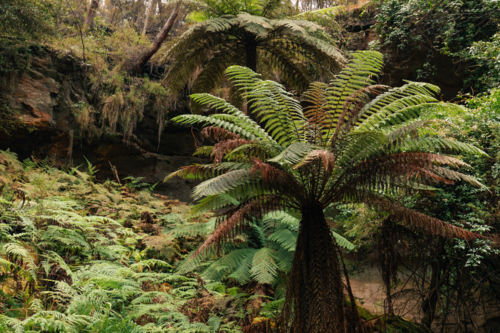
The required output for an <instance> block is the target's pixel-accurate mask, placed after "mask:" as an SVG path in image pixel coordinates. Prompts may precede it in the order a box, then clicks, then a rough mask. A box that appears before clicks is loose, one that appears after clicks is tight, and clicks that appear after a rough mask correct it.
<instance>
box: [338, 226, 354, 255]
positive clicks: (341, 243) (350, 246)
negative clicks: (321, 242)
mask: <svg viewBox="0 0 500 333" xmlns="http://www.w3.org/2000/svg"><path fill="white" fill-rule="evenodd" d="M332 236H333V238H335V241H336V242H337V244H338V245H339V246H340V247H343V248H344V249H346V250H349V251H352V250H355V249H356V248H357V246H356V245H354V244H353V243H351V242H349V241H348V240H347V239H345V238H344V237H342V236H341V235H339V234H338V233H336V232H335V231H333V230H332Z"/></svg>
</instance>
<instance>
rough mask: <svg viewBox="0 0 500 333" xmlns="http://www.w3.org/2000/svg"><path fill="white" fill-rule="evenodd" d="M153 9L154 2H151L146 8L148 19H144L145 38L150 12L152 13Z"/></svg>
mask: <svg viewBox="0 0 500 333" xmlns="http://www.w3.org/2000/svg"><path fill="white" fill-rule="evenodd" d="M151 7H153V0H149V3H148V5H147V7H146V17H145V18H144V27H143V28H142V35H143V36H146V29H147V28H148V20H149V12H150V11H151Z"/></svg>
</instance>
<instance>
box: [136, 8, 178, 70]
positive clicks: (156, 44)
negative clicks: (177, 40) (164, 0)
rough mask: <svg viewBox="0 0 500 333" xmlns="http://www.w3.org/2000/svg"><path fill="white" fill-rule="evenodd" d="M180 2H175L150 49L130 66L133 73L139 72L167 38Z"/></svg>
mask: <svg viewBox="0 0 500 333" xmlns="http://www.w3.org/2000/svg"><path fill="white" fill-rule="evenodd" d="M181 3H182V1H179V2H177V4H176V5H175V7H174V9H173V10H172V13H171V14H170V17H169V18H168V20H167V22H166V23H165V25H164V26H163V28H162V29H161V30H160V32H159V33H158V35H157V36H156V38H155V40H154V41H153V43H151V47H150V49H149V50H147V51H146V52H145V53H144V54H143V55H142V56H141V57H140V58H139V59H138V61H137V62H136V63H135V64H134V65H133V66H132V67H131V68H132V72H133V73H139V72H140V71H141V69H142V67H144V65H145V64H146V63H147V62H148V61H149V59H151V57H152V56H153V55H154V54H155V53H156V52H157V51H158V50H159V49H160V47H161V45H162V44H163V42H164V41H165V39H166V38H167V36H168V33H169V32H170V29H172V26H173V25H174V23H175V20H176V19H177V15H179V9H180V8H181Z"/></svg>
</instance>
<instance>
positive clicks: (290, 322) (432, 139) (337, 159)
mask: <svg viewBox="0 0 500 333" xmlns="http://www.w3.org/2000/svg"><path fill="white" fill-rule="evenodd" d="M382 65H383V61H382V55H381V54H380V53H378V52H372V51H364V52H356V53H354V54H353V56H352V60H351V62H350V64H349V65H348V66H347V67H346V68H345V69H344V70H343V71H342V72H341V73H340V74H339V75H338V76H337V77H336V79H334V80H333V81H332V82H331V83H330V84H329V85H328V84H324V83H320V82H317V83H313V84H311V86H310V88H309V90H307V91H306V92H305V93H304V94H303V95H302V101H303V104H301V103H300V101H299V100H298V99H296V98H295V96H293V94H291V93H289V92H287V91H286V89H285V88H284V86H282V85H281V84H278V83H276V82H274V81H264V80H261V79H260V78H259V75H258V74H256V73H254V72H253V71H252V70H250V69H248V68H244V67H239V66H232V67H229V68H228V69H227V71H226V73H227V74H228V76H229V80H230V81H231V82H232V83H233V84H234V85H235V86H236V87H237V88H238V89H239V90H240V93H241V94H242V96H243V97H244V98H245V99H246V101H247V103H249V104H250V105H251V107H250V110H251V112H252V113H253V117H254V118H255V119H257V121H254V120H253V119H251V118H250V117H249V116H248V115H247V114H245V113H244V112H243V111H241V110H240V109H238V108H236V107H235V106H233V105H231V104H230V103H228V102H226V101H225V100H223V99H221V98H217V97H214V96H212V95H209V94H195V95H192V96H191V99H192V104H193V105H194V106H196V109H198V110H199V109H205V110H206V111H211V114H210V115H199V114H191V115H181V116H178V117H176V118H174V122H176V123H178V124H180V125H184V126H194V125H201V126H203V127H204V129H203V133H204V134H205V135H206V136H207V137H209V138H210V139H212V140H213V141H214V142H215V145H214V146H205V147H201V148H199V149H198V151H197V153H198V154H202V155H206V156H211V157H212V158H213V159H214V162H213V163H210V164H206V165H192V166H189V167H184V168H181V169H180V170H179V171H177V172H175V173H173V174H171V175H170V176H169V177H172V176H181V177H185V178H191V179H192V178H194V179H205V181H204V182H202V183H201V184H200V185H198V186H197V187H195V189H194V190H193V198H194V199H195V200H200V201H199V204H198V205H197V206H195V208H194V209H195V210H196V211H198V212H204V211H209V210H213V209H217V210H220V211H219V218H218V222H217V226H216V229H215V231H214V232H213V233H212V234H211V235H210V236H209V237H208V238H207V239H206V241H205V242H204V244H203V245H202V246H201V247H200V248H199V249H198V250H197V252H196V254H198V255H200V254H202V253H204V252H206V251H213V250H214V248H215V249H217V248H220V247H221V246H222V244H224V243H225V242H226V241H227V240H229V239H231V238H232V237H234V236H235V235H236V234H237V233H238V232H239V231H240V230H243V229H244V228H247V227H248V226H250V225H251V223H253V221H254V219H255V218H260V219H261V218H262V217H263V216H264V215H265V214H267V213H269V212H272V211H286V210H287V209H293V210H297V211H299V212H300V213H301V216H302V217H301V221H300V224H299V230H298V237H297V245H296V249H295V253H294V258H293V263H292V268H291V271H290V275H289V281H288V284H287V289H286V300H285V303H284V307H283V312H282V317H281V321H280V322H279V323H278V324H279V328H280V330H282V331H288V332H315V333H316V332H318V333H323V332H325V333H326V332H328V333H331V332H339V333H340V332H342V333H343V332H355V331H356V330H357V329H358V328H359V324H360V321H359V317H358V313H357V309H356V307H355V300H354V297H353V295H352V292H351V290H350V287H349V283H348V282H349V279H348V276H346V280H345V281H346V282H347V283H346V284H344V282H343V281H342V270H341V265H342V263H341V260H340V259H339V258H341V251H340V250H339V248H338V244H337V242H336V241H335V239H334V238H333V237H332V234H331V233H330V229H329V226H328V224H327V222H326V219H325V215H324V209H325V208H327V207H329V206H331V205H332V204H345V203H352V204H356V203H364V204H366V205H367V206H368V207H371V208H374V209H377V210H379V211H384V212H385V214H387V216H388V217H390V219H391V220H392V221H394V222H400V223H405V224H407V225H408V226H410V227H413V228H419V229H422V230H424V231H425V232H427V233H429V234H432V235H435V236H442V237H450V238H453V237H457V238H461V239H465V240H472V239H475V238H477V237H480V236H479V235H477V234H475V233H472V232H469V231H466V230H464V229H462V228H460V227H457V226H453V225H450V224H448V223H446V222H443V221H441V220H438V219H436V218H432V217H429V216H427V215H425V214H422V213H419V212H416V211H413V210H411V209H409V208H407V207H405V206H404V205H402V204H401V202H402V201H401V198H402V197H404V196H406V195H410V194H413V193H416V192H418V191H419V190H420V189H422V188H425V186H427V185H430V184H433V183H445V184H453V183H454V181H466V182H469V183H471V184H473V185H475V186H482V185H481V183H479V182H478V181H477V180H476V179H475V178H473V177H471V176H468V175H465V174H462V173H459V172H457V171H455V170H453V169H454V168H465V167H468V164H466V163H465V162H463V161H462V160H460V159H458V158H456V157H452V156H450V154H453V153H455V154H456V153H462V152H467V153H471V154H484V152H483V151H482V150H480V149H478V148H476V147H475V146H473V145H470V144H465V143H461V142H459V141H454V140H449V139H446V138H442V137H439V136H438V135H437V133H436V132H435V131H433V130H432V126H433V125H435V124H439V123H440V122H439V121H435V120H419V119H418V117H419V116H421V115H423V114H425V113H426V112H429V111H433V110H436V109H441V110H447V109H448V110H452V109H454V108H459V106H457V105H453V104H446V103H440V102H438V100H437V99H436V95H437V94H438V93H439V88H438V87H436V86H434V85H431V84H427V83H417V82H408V83H407V84H405V85H404V86H402V87H399V88H390V87H386V86H383V85H379V84H375V82H374V80H373V78H374V77H376V76H377V75H378V74H379V73H380V71H381V70H382ZM303 105H304V106H303ZM169 177H167V179H168V178H169ZM228 194H229V196H230V197H231V198H234V199H236V200H239V201H240V203H239V204H237V205H235V204H234V202H233V201H232V200H230V199H228ZM396 198H397V199H398V200H396ZM344 273H347V272H346V271H345V270H344ZM344 292H346V293H347V295H349V298H350V304H351V306H347V303H346V302H345V297H344V295H345V294H344Z"/></svg>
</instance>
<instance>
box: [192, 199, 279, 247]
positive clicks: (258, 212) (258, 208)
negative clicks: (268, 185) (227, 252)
mask: <svg viewBox="0 0 500 333" xmlns="http://www.w3.org/2000/svg"><path fill="white" fill-rule="evenodd" d="M281 200H282V198H281V196H263V197H260V198H257V199H254V200H252V201H250V202H243V203H241V204H240V205H238V206H237V207H234V208H233V209H231V210H229V211H227V212H225V213H224V214H223V216H221V217H220V219H219V220H218V223H217V224H218V226H217V227H216V228H215V230H214V232H213V233H212V234H211V235H210V236H209V237H208V238H207V239H206V240H205V242H204V243H203V245H201V246H200V247H199V248H198V250H196V252H195V253H194V255H193V256H198V255H199V254H201V253H204V252H205V251H207V250H209V249H210V248H211V247H215V248H220V245H221V243H223V242H225V241H226V240H228V239H230V238H232V237H234V236H235V235H236V233H237V232H239V231H241V230H242V228H243V227H245V226H246V225H247V224H248V223H249V222H251V221H253V219H254V218H262V216H263V215H264V214H265V213H268V212H270V211H274V210H279V209H280V207H281V206H280V204H281ZM223 218H225V220H223V221H221V220H222V219H223Z"/></svg>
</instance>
